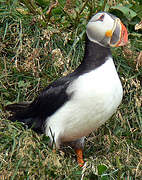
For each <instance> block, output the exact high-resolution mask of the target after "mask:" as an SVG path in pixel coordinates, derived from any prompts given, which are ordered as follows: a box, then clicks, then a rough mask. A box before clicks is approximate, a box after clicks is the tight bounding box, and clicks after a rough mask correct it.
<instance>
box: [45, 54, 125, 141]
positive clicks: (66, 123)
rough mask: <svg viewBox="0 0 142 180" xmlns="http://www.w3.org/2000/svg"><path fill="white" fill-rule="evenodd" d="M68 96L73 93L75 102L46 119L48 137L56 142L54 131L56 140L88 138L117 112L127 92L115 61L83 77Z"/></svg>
mask: <svg viewBox="0 0 142 180" xmlns="http://www.w3.org/2000/svg"><path fill="white" fill-rule="evenodd" d="M67 93H68V94H70V93H73V95H72V97H71V99H70V100H69V101H67V102H66V104H64V105H63V106H62V107H61V108H60V109H59V110H58V111H57V112H56V113H54V114H53V115H52V116H50V117H49V118H48V119H47V120H46V134H47V135H48V136H50V138H51V139H52V137H51V131H52V136H53V135H54V138H55V141H56V139H59V138H60V139H61V141H62V142H66V141H73V140H76V139H79V138H81V137H83V136H86V135H88V134H89V133H90V132H92V131H93V130H95V129H96V128H98V127H99V126H101V125H102V124H103V123H104V122H105V121H106V120H108V119H109V118H110V117H111V116H112V114H113V113H114V112H115V111H116V109H117V107H118V106H119V104H120V102H121V100H122V96H123V90H122V85H121V82H120V80H119V77H118V74H117V72H116V69H115V66H114V63H113V60H112V58H111V57H109V58H108V60H107V61H106V62H105V63H104V64H103V65H101V66H100V67H98V68H97V69H95V70H92V71H91V72H89V73H86V74H83V75H81V76H79V77H78V78H77V79H76V80H75V81H73V83H72V84H71V85H70V86H69V87H68V89H67ZM49 127H50V129H51V131H49Z"/></svg>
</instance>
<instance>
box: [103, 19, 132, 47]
mask: <svg viewBox="0 0 142 180" xmlns="http://www.w3.org/2000/svg"><path fill="white" fill-rule="evenodd" d="M105 35H106V36H107V37H110V46H112V47H119V46H124V45H125V44H127V42H128V32H127V29H126V27H125V26H124V24H123V23H122V22H121V21H120V19H118V18H117V19H116V20H115V22H114V27H113V29H112V30H108V31H107V32H106V34H105Z"/></svg>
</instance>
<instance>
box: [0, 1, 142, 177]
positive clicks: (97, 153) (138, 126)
mask: <svg viewBox="0 0 142 180" xmlns="http://www.w3.org/2000/svg"><path fill="white" fill-rule="evenodd" d="M9 2H10V1H9ZM90 2H91V1H90ZM7 3H8V2H7ZM17 3H18V1H13V3H11V4H10V5H9V4H6V3H2V6H1V8H2V10H3V11H2V14H0V92H1V93H0V102H1V103H0V179H13V180H14V179H72V180H73V179H84V180H88V179H101V180H104V179H105V180H109V179H130V180H132V179H141V177H142V151H141V150H142V138H141V137H142V89H141V86H142V67H141V59H138V57H139V55H140V52H141V51H142V40H141V39H140V37H141V36H140V33H139V34H138V33H137V34H135V35H134V33H135V32H134V30H131V29H129V33H130V36H129V39H130V43H129V45H128V46H127V47H124V48H118V49H112V51H113V56H114V59H115V64H116V66H117V70H118V73H119V75H120V78H121V81H122V84H123V89H124V98H123V101H122V103H121V105H120V106H119V108H118V110H117V112H116V113H115V115H114V116H113V117H112V118H111V119H110V120H109V121H108V122H107V123H106V124H105V125H103V126H101V127H100V128H99V129H98V130H96V131H95V132H93V133H91V134H90V136H89V137H87V138H86V144H85V149H84V158H85V162H86V164H85V166H84V167H83V168H80V167H78V165H77V163H76V157H75V154H74V152H73V150H72V149H70V148H66V149H65V152H61V151H58V152H57V153H53V152H52V149H51V148H50V147H48V142H49V138H48V137H46V136H45V135H42V136H39V135H37V134H36V133H35V132H33V131H32V130H30V129H24V128H23V126H22V124H20V123H18V122H15V123H12V122H10V121H8V120H7V117H8V115H9V113H8V112H5V111H4V108H3V107H4V106H5V105H6V104H9V103H11V102H20V101H31V100H33V99H34V98H35V97H36V96H37V94H38V93H39V92H40V91H41V89H42V88H43V87H45V86H47V85H48V84H49V83H50V82H52V81H54V80H56V79H58V78H59V77H61V76H63V75H66V74H67V73H70V72H72V71H73V70H74V69H75V68H76V67H77V66H78V64H79V63H80V61H81V59H82V57H83V51H84V32H85V25H86V21H87V17H88V16H90V11H91V10H90V9H89V8H86V9H85V10H84V11H83V12H81V13H80V14H79V13H78V16H77V20H78V22H83V23H78V24H77V23H74V22H75V21H74V20H73V18H72V16H71V18H72V19H70V18H69V15H67V14H65V12H64V11H62V12H61V13H62V18H63V19H64V20H63V24H62V23H58V22H59V21H57V19H58V20H61V18H60V16H59V15H58V16H56V17H55V16H51V17H50V18H49V17H48V18H47V19H48V20H49V19H50V21H49V22H48V25H47V26H46V25H45V22H43V21H42V19H41V16H39V14H36V15H33V14H26V15H25V13H27V12H28V10H27V8H26V7H25V6H22V8H23V9H22V10H24V11H25V12H24V14H23V13H22V14H21V13H19V12H17V11H16V8H17ZM18 7H19V8H21V4H19V3H18ZM81 7H83V4H81ZM88 7H89V5H88ZM68 8H69V7H68ZM71 10H72V7H70V11H71ZM54 13H55V14H56V13H57V12H55V10H54V12H53V14H54ZM56 15H57V14H56ZM54 22H55V23H54ZM46 23H47V22H46ZM139 36H140V37H139ZM138 62H139V64H138ZM138 65H139V66H138Z"/></svg>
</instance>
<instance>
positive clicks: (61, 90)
mask: <svg viewBox="0 0 142 180" xmlns="http://www.w3.org/2000/svg"><path fill="white" fill-rule="evenodd" d="M127 42H128V32H127V29H126V27H125V26H124V24H123V23H122V22H121V20H120V19H119V18H118V17H116V16H114V15H112V14H110V13H108V12H98V13H96V14H95V15H94V16H93V17H92V18H91V19H90V21H89V22H88V24H87V26H86V40H85V52H84V57H83V59H82V62H81V64H80V65H79V66H78V67H77V68H76V70H74V71H73V72H72V73H70V74H68V75H67V76H64V77H61V78H59V79H57V80H56V81H54V82H53V83H51V84H49V85H48V86H47V87H46V88H44V90H43V91H42V92H41V93H40V94H39V96H38V97H36V98H35V99H34V100H33V101H32V102H30V103H29V102H23V103H14V104H9V105H7V106H6V107H5V108H6V110H7V111H10V112H11V115H10V117H9V118H8V119H10V120H11V121H19V122H22V123H24V124H25V125H26V126H27V127H28V128H31V129H33V130H34V131H36V132H37V133H39V134H43V133H44V134H45V135H46V136H49V138H50V141H51V144H53V143H54V145H55V146H54V147H55V148H56V149H60V148H61V147H62V146H71V147H72V148H73V149H74V150H75V153H76V157H77V162H78V165H79V166H80V167H82V166H83V165H84V160H83V148H84V139H85V137H86V136H88V135H89V134H90V133H91V132H93V131H94V130H95V129H97V128H99V127H100V126H101V125H102V124H104V123H105V122H106V121H107V120H108V119H109V118H110V117H111V116H112V115H113V114H114V113H115V111H116V110H117V107H118V106H119V105H120V103H121V100H122V96H123V88H122V85H121V81H120V79H119V76H118V74H117V71H116V68H115V65H114V62H113V58H112V54H111V49H110V48H111V47H119V46H124V45H126V44H127Z"/></svg>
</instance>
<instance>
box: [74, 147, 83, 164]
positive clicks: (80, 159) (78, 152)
mask: <svg viewBox="0 0 142 180" xmlns="http://www.w3.org/2000/svg"><path fill="white" fill-rule="evenodd" d="M75 152H76V155H77V162H78V165H79V166H80V167H82V166H83V165H84V161H83V150H82V149H76V150H75Z"/></svg>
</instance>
